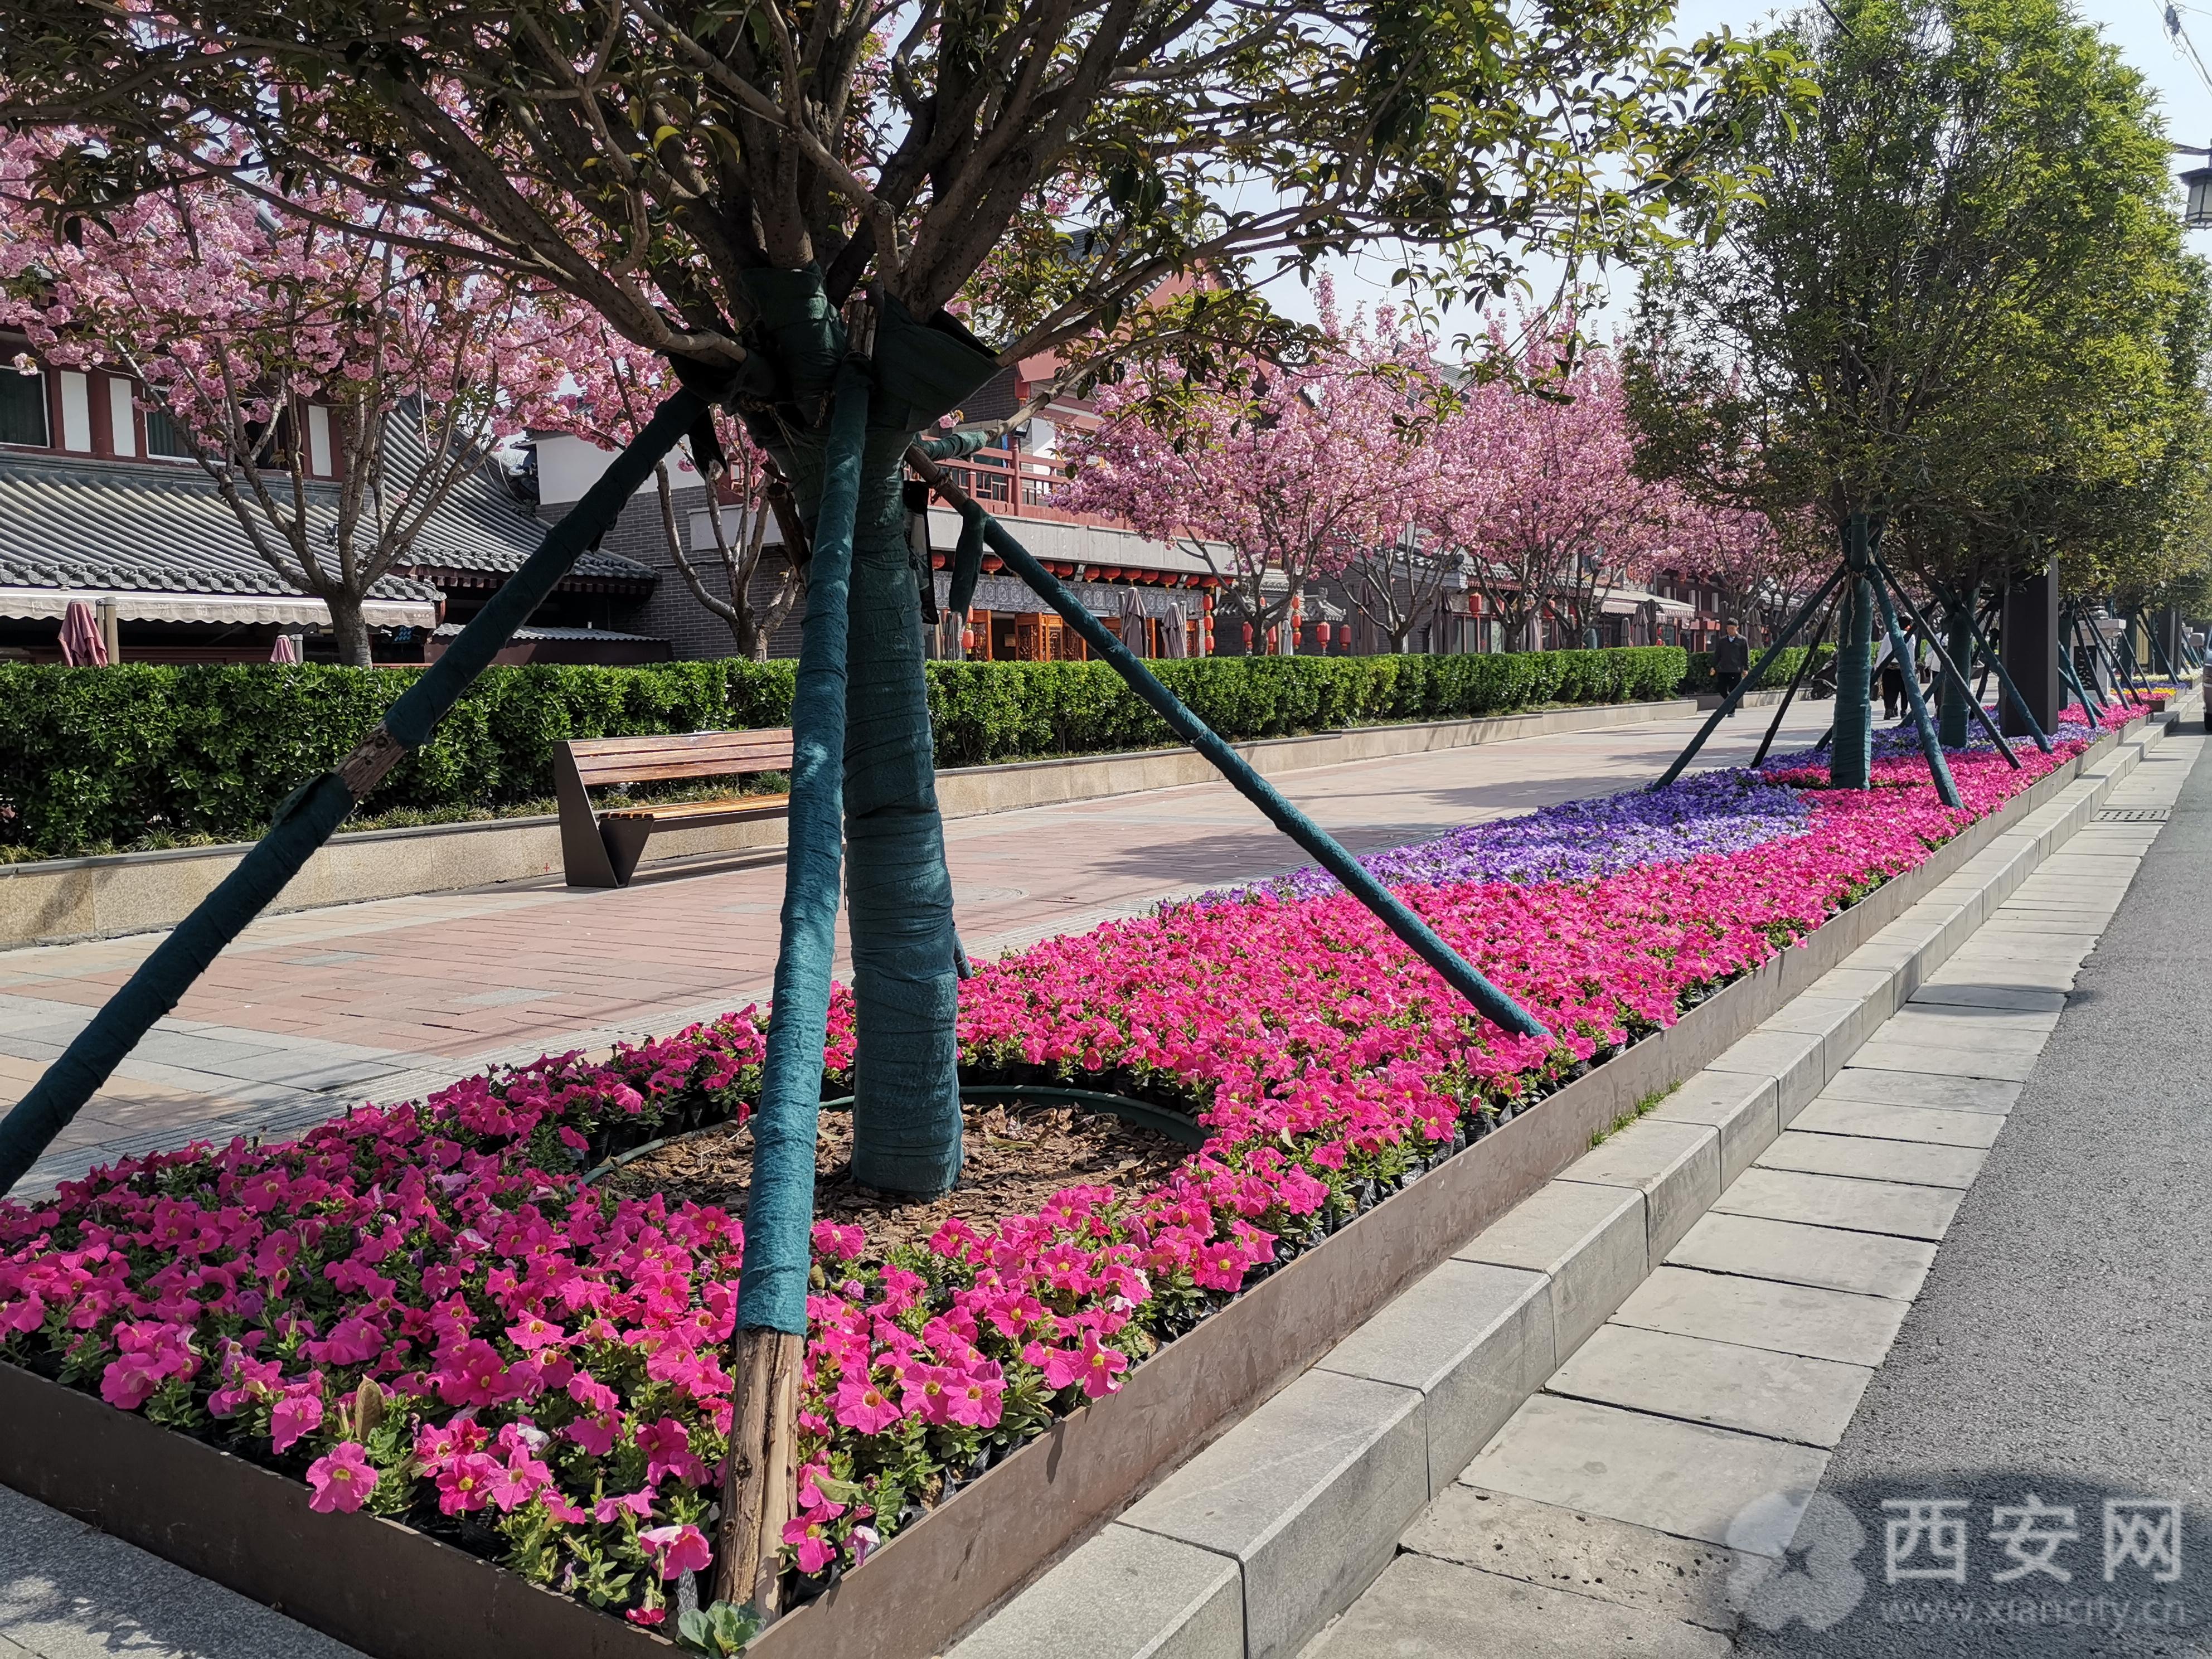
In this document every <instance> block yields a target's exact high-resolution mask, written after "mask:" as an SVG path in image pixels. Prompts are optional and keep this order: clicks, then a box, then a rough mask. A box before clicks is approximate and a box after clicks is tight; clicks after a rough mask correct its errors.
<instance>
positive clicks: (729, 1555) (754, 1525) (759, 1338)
mask: <svg viewBox="0 0 2212 1659" xmlns="http://www.w3.org/2000/svg"><path fill="white" fill-rule="evenodd" d="M805 1356H806V1339H805V1337H804V1336H794V1335H793V1334H790V1333H789V1332H787V1331H767V1330H741V1331H739V1332H738V1365H737V1385H738V1386H737V1391H736V1397H735V1399H734V1400H733V1401H732V1419H731V1423H730V1453H729V1468H728V1473H727V1474H726V1477H725V1479H724V1481H723V1485H722V1517H721V1522H720V1525H719V1526H718V1527H717V1528H716V1529H715V1542H714V1600H715V1601H741V1602H742V1601H750V1603H752V1606H753V1608H754V1610H755V1611H756V1612H757V1613H759V1614H760V1615H761V1617H762V1619H763V1620H773V1619H774V1618H775V1616H776V1614H777V1613H779V1612H780V1611H781V1608H780V1607H778V1606H777V1604H776V1603H777V1595H776V1592H777V1586H778V1582H779V1580H780V1579H781V1575H782V1571H783V1569H782V1565H781V1561H780V1560H779V1559H778V1557H777V1554H776V1552H777V1551H778V1550H779V1549H781V1547H782V1545H783V1527H784V1522H787V1521H788V1520H790V1519H791V1517H792V1516H793V1514H794V1513H795V1512H796V1510H797V1509H798V1502H799V1492H798V1484H799V1477H798V1471H797V1470H796V1469H795V1468H793V1466H792V1461H791V1448H792V1437H793V1431H794V1430H795V1429H796V1428H797V1426H798V1419H799V1377H800V1375H801V1373H802V1371H803V1370H804V1369H805Z"/></svg>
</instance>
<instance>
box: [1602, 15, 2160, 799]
mask: <svg viewBox="0 0 2212 1659" xmlns="http://www.w3.org/2000/svg"><path fill="white" fill-rule="evenodd" d="M1770 44H1772V45H1775V46H1786V47H1788V48H1790V49H1792V50H1794V51H1796V52H1801V53H1802V54H1803V55H1804V56H1805V57H1807V58H1810V59H1811V60H1812V61H1813V62H1814V64H1815V66H1816V67H1815V71H1814V72H1815V75H1816V78H1817V79H1818V80H1819V82H1820V88H1821V95H1820V102H1819V105H1818V107H1817V108H1816V109H1815V111H1814V112H1813V113H1812V114H1811V115H1810V116H1809V117H1808V118H1806V119H1805V120H1804V122H1803V123H1802V126H1800V127H1798V128H1796V129H1794V130H1793V129H1791V128H1790V127H1789V126H1787V125H1785V124H1784V123H1782V122H1779V121H1770V122H1767V123H1765V124H1764V125H1762V126H1761V127H1760V129H1759V132H1760V135H1761V137H1760V142H1759V144H1758V146H1757V154H1758V155H1759V160H1760V161H1761V162H1762V163H1763V165H1764V167H1765V173H1766V177H1765V183H1764V184H1763V185H1762V186H1761V188H1760V192H1759V201H1758V202H1756V203H1755V204H1748V205H1746V206H1744V207H1742V208H1741V210H1738V211H1736V212H1734V213H1732V214H1731V215H1730V216H1729V217H1728V218H1727V220H1726V221H1725V222H1719V221H1710V222H1704V223H1702V224H1701V226H1700V228H1701V229H1702V230H1703V231H1704V233H1705V234H1703V235H1702V236H1701V237H1700V238H1699V240H1698V243H1697V245H1696V246H1693V247H1691V248H1689V249H1686V250H1685V251H1684V252H1681V253H1680V254H1679V255H1678V256H1676V257H1674V258H1671V259H1669V260H1668V261H1666V262H1665V263H1664V264H1662V266H1661V267H1659V268H1658V269H1657V270H1656V271H1655V272H1654V273H1653V275H1652V276H1650V280H1648V281H1647V283H1645V286H1644V295H1643V300H1642V307H1641V313H1640V316H1639V322H1638V344H1637V349H1636V352H1635V354H1634V357H1633V360H1632V370H1631V375H1632V399H1633V406H1634V409H1635V412H1636V415H1637V418H1638V423H1639V426H1640V428H1641V429H1642V434H1643V437H1642V442H1641V446H1640V452H1639V457H1640V464H1641V465H1643V466H1644V468H1645V469H1646V470H1647V471H1649V472H1650V473H1652V474H1655V475H1659V476H1666V477H1673V478H1675V479H1678V480H1680V481H1682V482H1684V483H1687V484H1688V485H1690V486H1691V487H1692V489H1698V490H1699V491H1700V492H1702V493H1705V494H1706V495H1708V496H1710V497H1711V498H1714V499H1723V500H1733V501H1742V502H1744V503H1746V504H1753V505H1759V506H1762V507H1766V508H1768V509H1769V510H1770V511H1776V512H1786V511H1788V510H1790V508H1793V507H1803V506H1810V507H1814V508H1816V509H1818V510H1819V511H1820V513H1823V514H1824V515H1825V516H1826V519H1827V520H1828V521H1829V523H1830V524H1831V525H1832V526H1834V528H1835V529H1836V530H1837V531H1838V532H1839V533H1840V534H1841V536H1842V538H1843V540H1844V544H1845V546H1846V549H1847V550H1848V549H1850V548H1851V547H1853V546H1858V547H1865V546H1868V545H1871V544H1881V542H1882V541H1883V539H1884V532H1885V531H1887V532H1890V533H1889V535H1888V537H1887V549H1888V551H1887V555H1886V561H1887V562H1893V563H1896V564H1901V565H1903V566H1905V568H1907V569H1909V570H1911V572H1912V573H1913V574H1917V576H1918V577H1919V578H1920V579H1921V580H1923V582H1925V583H1927V584H1929V586H1933V587H1936V588H1937V589H1939V590H1941V591H1943V592H1948V593H1951V594H1954V595H1961V596H1965V597H1962V599H1961V603H1962V604H1970V603H1971V602H1972V601H1971V597H1970V596H1971V593H1972V589H1973V588H1974V586H1978V584H1979V583H1980V582H1982V581H1984V580H1988V579H1989V578H1990V575H1991V574H1992V573H1993V572H1995V571H1999V570H2002V569H2004V568H2016V565H2017V561H2018V560H2019V559H2020V557H2021V550H2022V549H2023V547H2024V546H2027V545H2029V544H2033V543H2035V542H2037V541H2038V540H2040V541H2042V542H2044V543H2046V544H2047V543H2049V542H2050V541H2051V540H2052V539H2054V538H2057V536H2058V535H2059V534H2060V533H2061V531H2060V526H2059V518H2060V515H2062V514H2063V513H2069V512H2071V511H2072V509H2073V508H2074V507H2079V506H2080V505H2081V504H2082V492H2091V493H2096V492H2103V493H2105V494H2106V495H2108V496H2109V495H2110V494H2111V493H2112V492H2113V491H2116V490H2124V489H2127V488H2128V487H2129V486H2130V480H2131V479H2136V478H2140V477H2142V476H2143V475H2144V474H2145V473H2146V471H2148V470H2154V469H2155V467H2156V465H2157V458H2158V457H2159V456H2160V454H2162V453H2164V450H2165V442H2164V436H2165V435H2166V434H2168V433H2170V432H2171V431H2172V421H2173V419H2174V418H2175V416H2176V412H2177V410H2180V409H2183V408H2185V405H2186V404H2188V402H2189V400H2190V398H2192V397H2194V396H2195V395H2196V394H2195V392H2194V391H2193V386H2194V376H2193V374H2191V376H2190V377H2189V378H2188V380H2186V381H2185V382H2178V381H2177V380H2176V379H2175V377H2174V375H2173V374H2172V370H2171V368H2170V359H2171V356H2172V351H2171V348H2172V343H2173V330H2174V325H2175V321H2176V311H2177V307H2179V306H2180V305H2181V303H2182V302H2183V300H2184V298H2185V295H2186V294H2187V292H2188V291H2189V289H2190V288H2191V278H2190V277H2189V276H2188V274H2187V273H2186V271H2185V270H2184V268H2183V267H2182V265H2181V264H2180V257H2179V233H2178V228H2177V226H2176V224H2175V222H2174V216H2173V214H2172V209H2171V206H2170V204H2169V203H2168V201H2167V197H2168V195H2169V185H2168V183H2167V173H2166V146H2165V142H2164V139H2163V137H2162V135H2161V133H2160V128H2159V125H2158V122H2157V118H2156V116H2155V113H2154V110H2153V108H2152V105H2151V100H2150V98H2149V95H2148V93H2147V91H2146V90H2145V88H2144V87H2143V85H2142V81H2141V79H2140V77H2139V76H2136V74H2135V73H2134V72H2133V71H2132V70H2130V69H2128V68H2127V67H2126V66H2125V65H2124V64H2122V63H2121V62H2120V60H2119V58H2118V56H2117V54H2116V53H2115V52H2114V51H2113V49H2112V47H2111V46H2108V45H2107V44H2106V42H2105V41H2104V40H2102V39H2101V38H2100V35H2099V34H2098V33H2097V32H2096V30H2095V29H2094V28H2093V27H2091V26H2089V25H2088V24H2087V23H2085V22H2084V21H2081V17H2080V15H2079V14H2078V13H2077V12H2076V11H2075V9H2073V8H2072V7H2071V6H2070V5H2068V4H2066V3H2063V0H1839V3H1838V4H1836V5H1835V6H1833V7H1832V8H1829V7H1823V8H1821V9H1820V10H1817V11H1812V12H1808V13H1804V14H1801V15H1798V16H1797V17H1796V18H1794V19H1793V20H1791V21H1789V22H1788V23H1786V24H1785V25H1784V26H1783V27H1782V28H1781V29H1780V30H1778V32H1777V33H1776V34H1774V35H1773V36H1771V37H1770ZM2147 435H2149V437H2150V441H2149V442H2148V447H2146V437H2147ZM2062 495H2063V496H2065V497H2067V500H2066V501H2065V502H2063V503H2062V501H2061V499H2060V498H2061V497H2062ZM1847 556H1848V555H1847ZM1870 599H1871V595H1870V593H1869V590H1868V584H1867V583H1866V582H1865V581H1864V580H1863V579H1858V578H1854V579H1853V580H1851V581H1850V584H1849V586H1848V587H1847V590H1846V607H1845V609H1846V617H1847V625H1848V626H1849V628H1850V630H1851V631H1850V635H1849V636H1848V637H1849V638H1850V641H1851V644H1852V646H1853V647H1856V648H1854V649H1849V650H1846V652H1845V653H1844V677H1843V683H1842V684H1841V686H1840V688H1839V694H1838V713H1837V735H1836V757H1835V776H1836V777H1837V780H1838V781H1839V782H1844V783H1863V782H1864V781H1865V776H1866V765H1867V754H1868V740H1869V731H1868V726H1867V720H1866V688H1865V683H1864V672H1865V671H1864V666H1863V665H1864V664H1865V663H1866V660H1867V654H1868V653H1867V650H1866V647H1867V645H1868V644H1869V641H1870V638H1871V632H1872V625H1873V623H1872V618H1873V614H1874V611H1873V606H1872V605H1871V603H1870V602H1869V601H1870ZM1956 626H1957V622H1956V619H1954V628H1955V627H1956ZM1954 637H1955V635H1954ZM1965 715H1966V710H1965V708H1964V707H1963V705H1959V706H1956V707H1955V708H1954V717H1955V720H1956V721H1958V722H1963V720H1964V719H1965ZM1954 735H1956V736H1959V737H1961V738H1962V737H1963V736H1964V732H1963V730H1962V729H1960V728H1959V727H1958V726H1955V725H1954Z"/></svg>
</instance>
